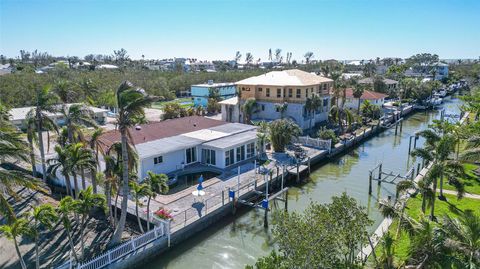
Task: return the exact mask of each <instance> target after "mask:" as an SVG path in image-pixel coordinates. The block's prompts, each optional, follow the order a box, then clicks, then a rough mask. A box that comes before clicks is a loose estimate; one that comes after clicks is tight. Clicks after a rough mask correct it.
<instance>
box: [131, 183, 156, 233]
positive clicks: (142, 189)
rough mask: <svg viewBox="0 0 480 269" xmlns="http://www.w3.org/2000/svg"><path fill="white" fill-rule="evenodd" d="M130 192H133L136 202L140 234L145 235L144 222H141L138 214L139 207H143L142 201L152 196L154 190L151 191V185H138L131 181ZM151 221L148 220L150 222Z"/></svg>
mask: <svg viewBox="0 0 480 269" xmlns="http://www.w3.org/2000/svg"><path fill="white" fill-rule="evenodd" d="M130 191H131V192H132V195H133V199H134V200H135V215H137V221H138V227H139V228H140V232H141V233H142V234H143V233H144V232H145V231H144V230H143V226H142V222H141V220H140V215H139V214H138V206H143V204H142V202H141V201H140V199H142V198H143V197H145V196H149V197H150V196H152V195H153V194H152V190H151V189H150V185H149V184H148V183H142V184H140V183H138V182H136V181H134V180H131V181H130ZM148 221H149V220H147V222H148Z"/></svg>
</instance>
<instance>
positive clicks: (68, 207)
mask: <svg viewBox="0 0 480 269" xmlns="http://www.w3.org/2000/svg"><path fill="white" fill-rule="evenodd" d="M76 204H77V201H76V200H73V198H72V197H71V196H65V197H63V198H62V200H60V204H59V205H58V207H57V211H58V214H59V216H60V220H61V221H62V224H63V228H65V232H66V233H67V237H68V243H69V245H70V250H71V252H72V254H73V257H74V258H75V261H77V262H78V257H77V253H76V251H75V244H74V243H73V238H72V222H71V220H70V217H71V215H72V214H73V213H74V211H75V207H76Z"/></svg>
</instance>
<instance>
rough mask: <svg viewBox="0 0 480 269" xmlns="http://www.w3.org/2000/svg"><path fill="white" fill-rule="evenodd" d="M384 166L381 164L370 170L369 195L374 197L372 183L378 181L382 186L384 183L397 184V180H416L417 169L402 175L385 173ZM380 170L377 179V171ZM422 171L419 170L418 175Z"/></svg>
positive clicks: (413, 168)
mask: <svg viewBox="0 0 480 269" xmlns="http://www.w3.org/2000/svg"><path fill="white" fill-rule="evenodd" d="M382 168H383V164H382V163H379V164H377V165H376V166H375V167H374V168H373V169H371V170H369V177H368V194H369V195H372V181H374V180H375V181H377V183H378V186H380V185H381V184H382V183H388V184H397V183H398V182H397V180H398V179H400V180H412V181H413V179H414V176H415V167H412V168H411V169H410V170H408V172H407V173H406V174H405V175H403V176H402V175H401V174H398V173H397V174H394V173H393V172H392V171H390V172H389V173H386V172H383V171H382ZM377 170H378V174H377V177H375V176H374V173H375V171H377ZM419 171H420V170H419V169H418V171H417V174H418V172H419Z"/></svg>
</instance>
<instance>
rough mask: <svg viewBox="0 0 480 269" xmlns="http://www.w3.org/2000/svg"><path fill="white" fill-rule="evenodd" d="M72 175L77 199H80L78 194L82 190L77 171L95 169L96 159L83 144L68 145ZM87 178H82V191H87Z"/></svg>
mask: <svg viewBox="0 0 480 269" xmlns="http://www.w3.org/2000/svg"><path fill="white" fill-rule="evenodd" d="M67 150H68V155H69V160H70V166H71V168H70V169H71V170H70V171H71V173H72V176H73V184H74V186H75V199H77V198H78V192H79V191H80V188H79V186H78V181H77V171H79V170H80V171H82V170H83V169H85V168H87V169H92V168H95V158H94V156H93V153H92V151H91V150H90V149H87V148H85V147H84V144H82V143H75V144H69V145H67ZM86 187H87V186H86V182H85V177H82V189H86Z"/></svg>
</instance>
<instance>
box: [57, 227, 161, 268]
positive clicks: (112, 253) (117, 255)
mask: <svg viewBox="0 0 480 269" xmlns="http://www.w3.org/2000/svg"><path fill="white" fill-rule="evenodd" d="M155 222H156V223H158V225H157V226H155V227H154V228H153V229H152V230H150V231H148V232H146V233H144V234H142V235H139V236H136V237H134V238H132V239H130V240H128V241H127V242H124V243H123V244H121V245H119V246H117V247H115V248H113V249H110V250H108V251H107V252H105V253H103V254H102V255H100V256H97V257H95V258H92V259H90V260H87V261H84V262H80V263H78V264H74V262H73V261H72V260H71V259H70V260H69V261H67V262H66V263H64V264H62V265H61V266H59V267H57V269H68V268H77V269H100V268H104V267H106V266H108V265H110V264H112V263H114V262H116V261H117V260H119V259H121V258H123V257H125V256H127V255H129V254H131V253H134V252H135V251H136V250H139V248H141V247H143V246H145V245H147V244H148V243H150V242H153V241H154V240H157V239H159V238H161V237H167V238H168V241H169V243H170V221H165V220H159V219H156V221H155ZM139 251H141V250H139Z"/></svg>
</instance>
